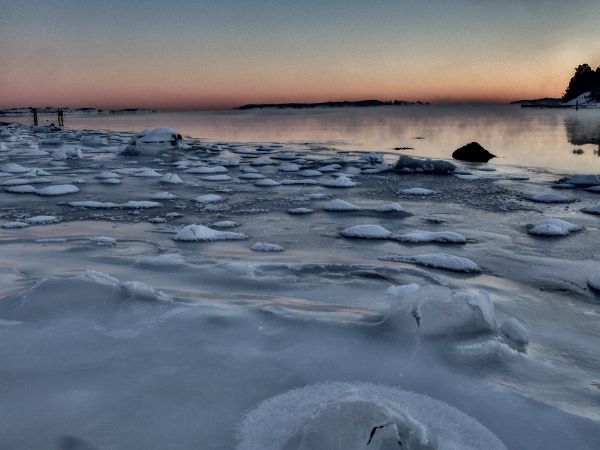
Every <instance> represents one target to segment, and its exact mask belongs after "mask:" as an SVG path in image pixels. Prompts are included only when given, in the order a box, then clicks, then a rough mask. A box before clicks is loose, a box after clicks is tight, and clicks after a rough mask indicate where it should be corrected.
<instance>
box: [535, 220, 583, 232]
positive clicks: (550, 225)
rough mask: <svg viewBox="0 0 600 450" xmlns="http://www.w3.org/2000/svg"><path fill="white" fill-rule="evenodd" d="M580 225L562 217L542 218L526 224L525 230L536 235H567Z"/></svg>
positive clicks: (576, 229)
mask: <svg viewBox="0 0 600 450" xmlns="http://www.w3.org/2000/svg"><path fill="white" fill-rule="evenodd" d="M581 229H582V227H581V226H579V225H575V224H573V223H571V222H567V221H566V220H562V219H552V218H549V219H542V220H538V221H537V222H535V223H532V224H529V225H527V232H528V233H529V234H535V235H538V236H567V235H568V234H570V233H572V232H574V231H580V230H581Z"/></svg>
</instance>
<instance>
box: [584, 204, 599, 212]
mask: <svg viewBox="0 0 600 450" xmlns="http://www.w3.org/2000/svg"><path fill="white" fill-rule="evenodd" d="M581 211H583V212H584V213H588V214H600V205H594V206H589V207H587V208H582V209H581Z"/></svg>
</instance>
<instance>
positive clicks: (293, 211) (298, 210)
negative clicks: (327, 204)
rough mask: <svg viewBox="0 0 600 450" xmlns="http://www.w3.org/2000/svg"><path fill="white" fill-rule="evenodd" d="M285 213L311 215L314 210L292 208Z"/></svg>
mask: <svg viewBox="0 0 600 450" xmlns="http://www.w3.org/2000/svg"><path fill="white" fill-rule="evenodd" d="M287 212H288V214H312V213H313V212H315V210H314V209H311V208H292V209H288V210H287Z"/></svg>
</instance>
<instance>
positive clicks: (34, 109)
mask: <svg viewBox="0 0 600 450" xmlns="http://www.w3.org/2000/svg"><path fill="white" fill-rule="evenodd" d="M31 112H32V113H33V125H35V126H36V127H37V124H38V117H37V108H31Z"/></svg>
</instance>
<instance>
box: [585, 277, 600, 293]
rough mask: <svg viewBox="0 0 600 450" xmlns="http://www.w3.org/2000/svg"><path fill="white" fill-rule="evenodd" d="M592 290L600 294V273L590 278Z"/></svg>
mask: <svg viewBox="0 0 600 450" xmlns="http://www.w3.org/2000/svg"><path fill="white" fill-rule="evenodd" d="M587 284H588V286H589V287H590V289H593V290H594V291H596V292H600V272H598V273H595V274H594V275H592V276H591V277H589V278H588V282H587Z"/></svg>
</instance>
